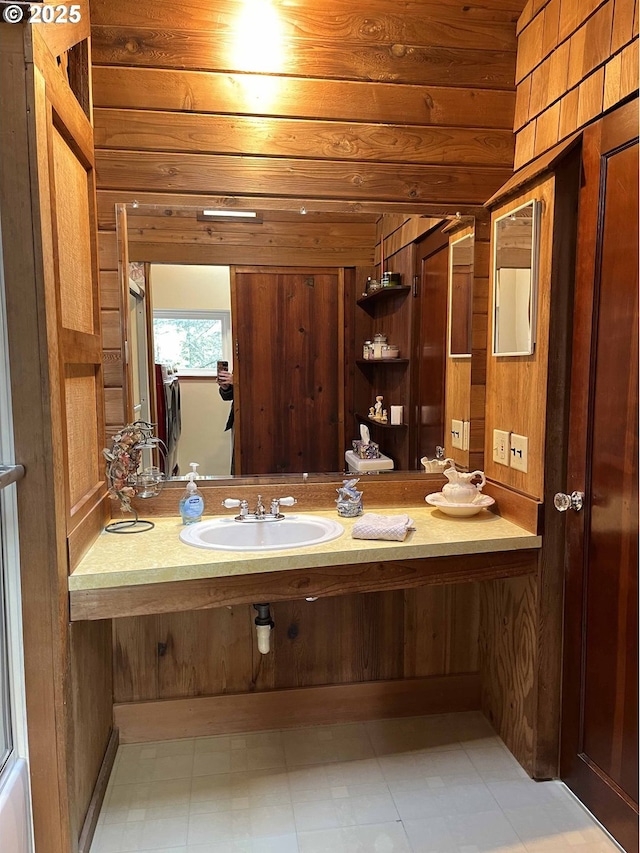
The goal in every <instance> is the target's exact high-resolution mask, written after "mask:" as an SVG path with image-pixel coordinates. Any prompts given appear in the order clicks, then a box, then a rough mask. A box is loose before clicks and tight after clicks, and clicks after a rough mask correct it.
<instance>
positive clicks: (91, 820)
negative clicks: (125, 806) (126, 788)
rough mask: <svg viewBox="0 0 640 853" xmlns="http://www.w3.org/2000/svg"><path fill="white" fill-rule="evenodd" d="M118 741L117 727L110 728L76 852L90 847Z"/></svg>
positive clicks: (83, 851)
mask: <svg viewBox="0 0 640 853" xmlns="http://www.w3.org/2000/svg"><path fill="white" fill-rule="evenodd" d="M119 743H120V738H119V734H118V729H112V730H111V737H110V738H109V743H108V744H107V749H106V751H105V754H104V759H103V761H102V766H101V767H100V772H99V773H98V778H97V780H96V786H95V788H94V789H93V794H92V796H91V802H90V803H89V808H88V810H87V814H86V816H85V819H84V823H83V825H82V832H81V833H80V838H79V839H78V853H89V849H90V848H91V843H92V841H93V836H94V834H95V831H96V826H97V825H98V818H99V817H100V809H101V808H102V803H103V802H104V798H105V794H106V793H107V785H108V784H109V777H110V776H111V771H112V770H113V765H114V763H115V760H116V753H117V751H118V745H119Z"/></svg>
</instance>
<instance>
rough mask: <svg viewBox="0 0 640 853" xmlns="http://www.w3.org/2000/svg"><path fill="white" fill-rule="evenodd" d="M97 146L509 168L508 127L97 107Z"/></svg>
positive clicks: (509, 131)
mask: <svg viewBox="0 0 640 853" xmlns="http://www.w3.org/2000/svg"><path fill="white" fill-rule="evenodd" d="M95 140H96V148H101V149H120V150H132V151H149V150H150V151H179V152H192V153H194V154H202V153H207V154H228V153H237V154H242V155H255V156H262V157H264V156H269V157H311V158H316V159H329V160H333V159H335V160H358V161H368V160H375V161H378V162H381V163H407V164H408V163H454V164H456V163H460V162H466V163H469V165H493V166H500V165H502V166H507V167H508V166H510V165H511V162H512V159H513V134H512V133H511V130H507V129H505V130H500V129H497V128H492V129H491V130H485V129H479V128H466V127H442V128H439V127H431V126H429V127H419V126H416V125H404V124H387V125H385V133H384V135H381V134H380V129H379V126H378V125H376V124H355V125H354V124H352V123H351V124H347V123H342V122H337V121H335V120H333V121H330V122H329V121H310V120H308V119H283V118H274V119H272V118H260V117H256V118H254V117H241V116H237V115H233V116H224V115H206V114H201V113H167V112H159V111H154V112H149V111H142V110H130V109H129V110H113V109H97V110H96V111H95Z"/></svg>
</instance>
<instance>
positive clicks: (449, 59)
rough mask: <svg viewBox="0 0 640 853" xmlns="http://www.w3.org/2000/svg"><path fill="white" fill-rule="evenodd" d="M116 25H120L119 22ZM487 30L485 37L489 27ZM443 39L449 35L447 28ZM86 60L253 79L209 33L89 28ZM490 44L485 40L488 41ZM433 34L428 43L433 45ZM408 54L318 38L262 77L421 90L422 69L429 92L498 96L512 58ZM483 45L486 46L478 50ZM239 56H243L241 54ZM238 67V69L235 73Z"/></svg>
mask: <svg viewBox="0 0 640 853" xmlns="http://www.w3.org/2000/svg"><path fill="white" fill-rule="evenodd" d="M122 20H126V13H125V18H123V19H122ZM488 29H490V30H491V29H492V28H491V27H490V26H489V27H488ZM447 30H448V31H449V33H453V32H454V28H453V27H450V26H449V25H448V24H447ZM91 35H92V45H91V46H92V55H93V61H94V63H95V64H96V65H135V66H142V67H144V66H154V65H155V66H158V65H159V66H164V67H165V68H166V67H179V68H184V69H189V70H193V71H202V70H210V71H228V72H237V71H241V70H246V71H255V70H256V67H255V60H254V61H253V62H252V60H251V58H250V57H249V58H248V61H247V59H244V60H243V59H240V60H239V61H238V60H236V61H235V62H234V61H233V60H231V62H230V61H229V54H230V52H231V51H232V50H233V48H232V46H231V45H230V44H229V40H228V39H226V38H225V37H224V36H220V35H218V33H217V32H216V30H211V31H207V30H196V29H194V30H187V31H185V30H172V29H169V28H167V27H162V28H161V29H145V28H142V27H136V26H130V25H127V26H122V25H121V26H116V27H103V26H93V27H92V30H91ZM491 37H492V36H490V38H491ZM436 40H437V36H436V34H435V32H434V33H433V34H432V36H431V37H429V41H430V42H431V44H433V42H434V41H436ZM453 41H454V42H455V41H458V44H457V46H452V47H444V46H438V45H435V46H433V47H432V46H431V44H429V45H428V46H413V45H405V44H401V45H397V46H396V45H394V44H388V45H384V44H371V45H362V44H353V43H349V42H348V41H347V40H342V39H337V40H335V41H334V40H331V39H328V38H322V37H318V38H315V39H314V40H313V41H311V40H298V41H295V40H289V41H288V43H287V51H286V56H283V57H282V61H280V62H273V61H272V62H269V61H268V60H267V65H269V64H270V65H271V68H269V69H268V70H270V71H278V72H280V73H284V74H286V75H288V76H293V77H296V76H304V75H305V74H306V75H308V76H310V77H318V78H326V79H340V80H361V81H365V82H370V81H374V82H382V83H384V82H388V81H390V80H394V81H397V82H398V83H410V84H418V85H419V84H421V83H422V82H423V81H424V80H425V67H428V69H429V80H428V82H429V83H430V84H431V85H436V86H442V85H449V86H461V87H468V88H474V89H475V88H480V84H482V88H486V89H506V88H508V87H509V86H510V85H512V82H513V61H514V53H511V52H507V51H505V50H501V49H498V50H487V49H484V50H482V49H480V50H479V49H477V42H476V43H475V44H469V43H468V39H467V43H466V44H465V45H464V46H461V45H460V44H459V40H457V39H455V38H454V39H453ZM485 43H486V42H485ZM245 56H246V54H245ZM243 65H244V66H245V67H244V69H243V68H242V66H243Z"/></svg>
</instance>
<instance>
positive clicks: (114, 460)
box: [102, 421, 165, 533]
mask: <svg viewBox="0 0 640 853" xmlns="http://www.w3.org/2000/svg"><path fill="white" fill-rule="evenodd" d="M153 428H154V425H153V424H150V423H147V422H146V421H135V422H134V423H132V424H127V425H126V426H125V427H123V429H121V430H120V431H119V432H118V433H117V434H116V435H114V437H113V444H112V446H111V449H109V448H106V447H105V449H104V450H103V451H102V453H103V455H104V458H105V459H106V460H107V465H106V477H107V484H108V488H109V495H110V496H111V497H112V498H113V499H114V500H118V501H120V509H121V510H122V511H123V512H130V513H133V519H132V520H129V519H125V520H123V521H113V522H111V524H107V526H106V527H105V530H106V531H107V533H143V532H144V531H145V530H151V528H152V527H154V524H153V522H152V521H145V520H143V519H140V518H138V513H137V511H136V510H135V509H134V507H132V506H131V500H132V498H134V497H139V498H153V497H156V496H157V495H159V494H160V490H161V489H162V486H163V485H164V480H165V477H164V474H163V473H162V471H161V470H160V469H159V468H156V467H155V466H153V467H150V468H145V469H144V471H142V472H139V471H138V468H139V467H140V461H141V454H142V451H143V450H145V449H153V448H157V449H158V450H160V452H164V443H163V442H162V441H161V439H159V438H156V436H154V434H153Z"/></svg>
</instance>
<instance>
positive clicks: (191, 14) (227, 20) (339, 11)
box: [93, 0, 524, 50]
mask: <svg viewBox="0 0 640 853" xmlns="http://www.w3.org/2000/svg"><path fill="white" fill-rule="evenodd" d="M523 5H524V4H523V3H522V2H521V0H516V2H514V0H511V2H507V3H504V2H503V3H495V2H492V3H491V4H490V5H489V6H488V9H491V11H490V12H489V11H485V13H484V14H482V12H479V13H478V14H477V15H476V16H474V18H473V19H471V20H470V19H469V16H468V15H467V14H465V11H466V10H464V9H462V8H460V6H459V4H458V3H456V2H453V3H452V2H450V0H446V2H444V3H434V2H429V3H426V4H420V5H418V6H414V5H411V6H408V7H407V10H406V14H405V15H404V16H403V17H402V19H401V20H398V19H396V18H394V17H392V16H390V15H388V14H385V13H386V12H387V7H386V6H385V5H384V4H381V3H379V2H376V3H373V4H367V3H363V2H362V0H358V2H354V3H353V5H352V7H351V8H350V10H349V11H350V14H349V15H346V14H344V7H343V6H342V4H341V3H340V2H338V0H329V2H327V5H326V13H327V14H322V13H320V12H319V10H318V9H317V7H316V6H314V4H313V3H312V2H310V0H305V2H303V3H301V4H300V5H299V6H298V7H296V8H295V9H284V10H283V11H282V19H281V20H282V24H283V26H286V28H287V29H288V30H291V31H292V32H295V35H296V37H297V38H298V39H300V40H308V39H312V40H314V39H316V38H317V37H318V35H320V36H323V37H327V38H331V39H335V40H353V41H358V42H361V43H362V44H380V43H391V44H393V43H395V42H396V41H399V40H401V41H403V42H405V43H407V44H420V43H425V41H427V42H428V38H429V35H430V34H432V38H433V44H443V45H447V46H452V45H453V44H456V43H459V44H462V45H467V46H473V45H474V44H475V43H476V40H477V39H478V38H481V39H482V38H486V37H487V36H488V35H489V34H491V35H494V36H495V37H496V45H498V44H499V45H500V47H501V48H502V49H505V50H509V49H511V50H513V49H514V37H515V32H514V28H513V26H511V25H512V24H513V23H514V19H515V15H514V11H517V12H519V11H520V9H521V8H522V6H523ZM421 6H424V7H425V8H424V9H423V8H421ZM374 11H375V13H376V14H377V15H378V16H379V19H378V20H377V21H376V26H371V22H370V21H369V16H370V15H372V14H373V13H374ZM327 15H329V16H331V17H330V18H329V19H328V18H327ZM127 19H128V20H129V21H130V23H131V24H134V25H138V26H142V27H153V26H158V25H159V24H162V25H163V26H166V27H176V28H177V29H182V28H187V29H191V28H195V29H200V28H209V29H210V28H216V27H217V28H219V29H220V31H221V33H224V34H233V33H234V32H236V31H237V29H238V27H239V26H241V24H242V21H241V20H240V21H239V20H238V12H237V8H236V6H235V5H234V4H233V3H232V2H230V0H224V2H221V3H220V4H219V7H218V9H217V10H216V12H215V13H214V11H213V10H212V9H210V8H208V7H206V6H202V5H198V6H194V7H191V8H190V9H189V10H188V11H186V12H185V14H179V13H178V11H177V10H176V9H175V7H174V6H172V5H171V3H169V2H167V0H157V2H156V3H155V4H154V7H153V8H152V10H149V11H147V10H146V9H145V10H141V9H140V10H135V11H134V12H133V13H132V12H131V10H130V8H129V6H128V4H127V3H126V2H123V0H115V2H113V3H108V2H105V0H101V2H98V3H97V4H96V7H95V12H94V14H93V23H94V24H99V25H102V26H117V25H118V24H120V23H121V22H122V21H123V20H127ZM453 21H455V23H456V25H457V27H456V28H457V30H458V31H457V32H455V33H451V32H450V29H451V27H450V26H449V25H450V24H451V23H452V22H453ZM494 24H495V25H496V26H494Z"/></svg>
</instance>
